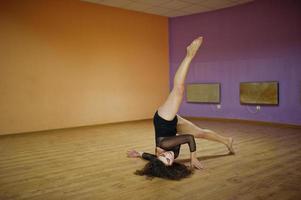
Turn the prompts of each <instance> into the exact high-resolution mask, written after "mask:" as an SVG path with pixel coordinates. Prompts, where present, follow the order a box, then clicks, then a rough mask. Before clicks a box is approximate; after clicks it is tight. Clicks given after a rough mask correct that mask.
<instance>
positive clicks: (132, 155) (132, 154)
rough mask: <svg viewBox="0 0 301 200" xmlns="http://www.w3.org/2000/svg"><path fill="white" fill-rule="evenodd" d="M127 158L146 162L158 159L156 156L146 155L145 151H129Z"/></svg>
mask: <svg viewBox="0 0 301 200" xmlns="http://www.w3.org/2000/svg"><path fill="white" fill-rule="evenodd" d="M127 156H128V157H130V158H142V159H144V160H153V159H155V158H157V156H155V155H154V154H150V153H146V152H143V151H139V152H138V151H136V150H134V149H133V150H129V151H127Z"/></svg>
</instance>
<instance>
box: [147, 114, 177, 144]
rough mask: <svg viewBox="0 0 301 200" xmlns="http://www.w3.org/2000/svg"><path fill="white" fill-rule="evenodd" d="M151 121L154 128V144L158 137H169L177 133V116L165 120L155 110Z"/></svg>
mask: <svg viewBox="0 0 301 200" xmlns="http://www.w3.org/2000/svg"><path fill="white" fill-rule="evenodd" d="M153 123H154V128H155V138H156V145H157V144H158V142H159V141H158V139H159V138H163V137H171V136H175V135H176V134H177V124H178V118H177V116H175V117H174V119H172V120H166V119H163V118H162V117H160V116H159V114H158V111H157V112H156V113H155V115H154V118H153Z"/></svg>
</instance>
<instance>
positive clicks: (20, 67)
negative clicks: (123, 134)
mask: <svg viewBox="0 0 301 200" xmlns="http://www.w3.org/2000/svg"><path fill="white" fill-rule="evenodd" d="M0 27H1V31H0V95H1V97H0V134H9V133H18V132H28V131H37V130H47V129H57V128H65V127H74V126H83V125H92V124H102V123H110V122H119V121H128V120H137V119H145V118H151V117H152V115H153V112H154V111H155V110H156V109H157V107H158V105H160V103H162V101H163V100H164V99H165V98H166V96H167V94H168V69H169V68H168V19H167V18H166V17H160V16H155V15H149V14H143V13H138V12H132V11H127V10H122V9H117V8H111V7H106V6H101V5H97V4H91V3H87V2H81V1H79V0H43V1H41V0H26V1H23V0H3V1H0Z"/></svg>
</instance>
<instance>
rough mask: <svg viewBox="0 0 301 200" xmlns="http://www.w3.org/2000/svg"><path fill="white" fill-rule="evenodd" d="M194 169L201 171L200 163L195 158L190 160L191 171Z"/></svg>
mask: <svg viewBox="0 0 301 200" xmlns="http://www.w3.org/2000/svg"><path fill="white" fill-rule="evenodd" d="M193 168H196V169H203V168H204V167H203V165H202V163H201V162H200V161H199V160H198V159H197V158H192V159H191V169H193Z"/></svg>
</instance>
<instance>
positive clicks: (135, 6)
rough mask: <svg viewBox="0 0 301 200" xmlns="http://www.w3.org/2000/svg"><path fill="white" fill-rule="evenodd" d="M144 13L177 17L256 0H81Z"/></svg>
mask: <svg viewBox="0 0 301 200" xmlns="http://www.w3.org/2000/svg"><path fill="white" fill-rule="evenodd" d="M81 1H85V2H90V3H96V4H102V5H106V6H112V7H118V8H123V9H127V10H134V11H139V12H144V13H150V14H155V15H161V16H166V17H177V16H183V15H191V14H195V13H201V12H207V11H212V10H218V9H222V8H226V7H231V6H236V5H240V4H244V3H247V2H251V1H254V0H81Z"/></svg>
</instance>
